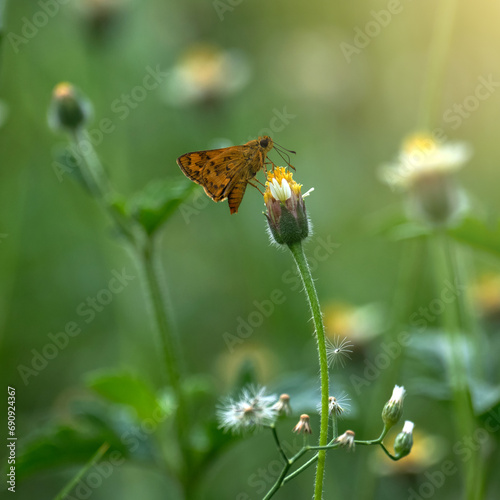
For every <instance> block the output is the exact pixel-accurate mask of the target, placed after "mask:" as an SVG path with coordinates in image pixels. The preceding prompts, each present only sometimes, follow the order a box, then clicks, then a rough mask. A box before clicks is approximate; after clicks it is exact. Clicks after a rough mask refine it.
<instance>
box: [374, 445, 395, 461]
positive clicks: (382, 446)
mask: <svg viewBox="0 0 500 500" xmlns="http://www.w3.org/2000/svg"><path fill="white" fill-rule="evenodd" d="M379 444H380V446H381V448H382V449H383V450H384V453H385V454H386V455H387V456H388V457H389V458H390V459H391V460H394V462H397V461H398V460H399V458H396V457H395V456H394V455H391V452H390V451H389V450H388V449H387V448H386V447H385V446H384V445H383V444H382V443H379Z"/></svg>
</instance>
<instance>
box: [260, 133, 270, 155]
mask: <svg viewBox="0 0 500 500" xmlns="http://www.w3.org/2000/svg"><path fill="white" fill-rule="evenodd" d="M259 146H260V147H261V148H262V149H263V150H264V151H265V152H266V153H267V152H268V151H271V149H273V140H272V139H271V138H270V137H269V136H268V135H264V136H262V137H259Z"/></svg>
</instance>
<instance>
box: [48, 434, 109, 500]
mask: <svg viewBox="0 0 500 500" xmlns="http://www.w3.org/2000/svg"><path fill="white" fill-rule="evenodd" d="M108 449H109V443H103V444H102V445H101V446H100V447H99V449H98V450H97V451H96V452H95V453H94V455H93V456H92V458H91V459H90V460H89V461H88V462H87V463H86V464H85V465H84V466H83V467H82V468H81V469H80V471H79V472H78V474H77V475H76V476H75V477H73V478H72V479H71V481H69V483H68V484H66V486H65V487H64V488H63V489H62V490H61V491H60V492H59V494H58V495H57V496H56V497H55V498H54V500H64V499H65V498H66V497H67V496H68V495H69V494H70V492H71V490H72V489H73V488H74V487H75V486H76V485H77V484H78V482H79V481H80V480H81V479H82V477H83V476H85V474H87V472H88V471H89V470H90V469H91V468H92V467H93V466H94V465H95V464H96V463H97V462H99V460H101V458H102V457H103V456H104V454H105V453H106V452H107V451H108Z"/></svg>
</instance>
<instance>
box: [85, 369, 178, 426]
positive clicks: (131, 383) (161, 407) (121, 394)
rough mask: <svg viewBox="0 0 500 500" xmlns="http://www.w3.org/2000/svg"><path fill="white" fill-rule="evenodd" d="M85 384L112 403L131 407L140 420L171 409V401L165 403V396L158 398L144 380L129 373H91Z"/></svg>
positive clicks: (168, 411) (168, 412) (169, 411)
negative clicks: (161, 398)
mask: <svg viewBox="0 0 500 500" xmlns="http://www.w3.org/2000/svg"><path fill="white" fill-rule="evenodd" d="M87 386H88V387H89V388H90V389H92V390H93V391H95V392H97V394H99V395H100V396H102V397H104V398H106V399H107V400H109V401H111V402H113V403H118V404H122V405H126V406H128V407H130V408H133V409H134V410H135V411H136V413H137V417H138V418H139V419H140V420H142V419H145V418H151V416H152V415H157V414H163V413H165V412H166V413H167V414H170V413H171V412H172V410H173V403H170V404H165V398H163V401H161V400H159V398H158V397H157V396H156V394H155V393H154V391H153V390H152V389H151V388H150V387H149V385H148V384H147V383H146V382H145V381H144V380H142V379H140V378H139V377H138V376H135V375H132V374H130V373H124V372H116V371H107V372H103V373H102V372H98V373H92V374H90V375H89V376H88V377H87Z"/></svg>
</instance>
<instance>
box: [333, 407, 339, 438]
mask: <svg viewBox="0 0 500 500" xmlns="http://www.w3.org/2000/svg"><path fill="white" fill-rule="evenodd" d="M332 436H333V439H336V438H338V437H339V417H338V416H337V414H336V413H335V412H334V411H332Z"/></svg>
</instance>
